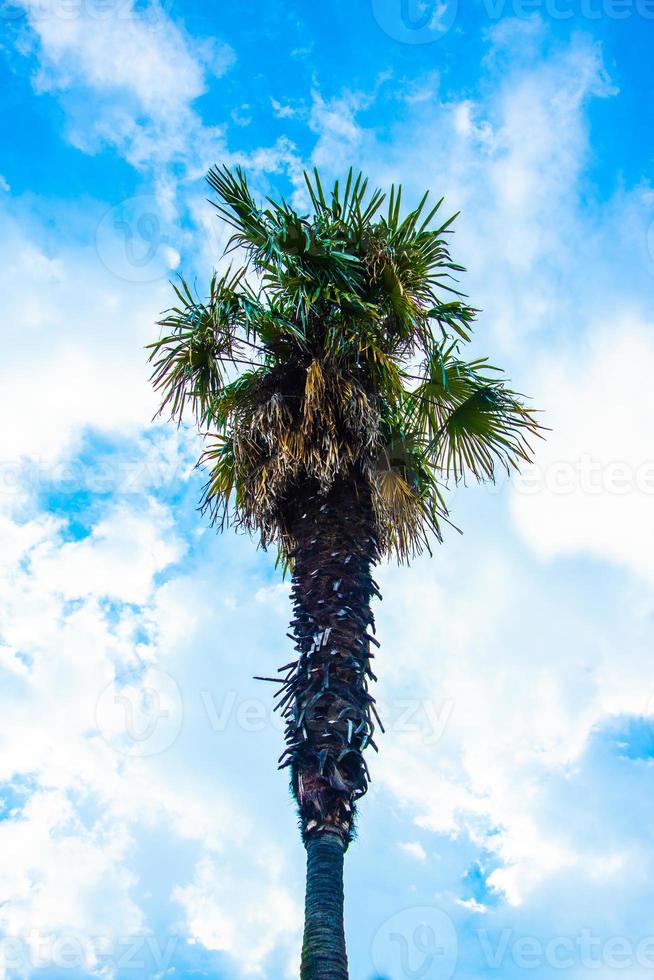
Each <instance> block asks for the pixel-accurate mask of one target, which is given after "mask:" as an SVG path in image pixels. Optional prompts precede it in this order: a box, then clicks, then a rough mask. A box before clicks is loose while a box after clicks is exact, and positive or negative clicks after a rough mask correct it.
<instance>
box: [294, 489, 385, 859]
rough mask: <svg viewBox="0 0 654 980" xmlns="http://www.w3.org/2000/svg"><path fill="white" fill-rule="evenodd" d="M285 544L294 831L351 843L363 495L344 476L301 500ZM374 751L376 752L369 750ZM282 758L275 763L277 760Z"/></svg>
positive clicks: (357, 782)
mask: <svg viewBox="0 0 654 980" xmlns="http://www.w3.org/2000/svg"><path fill="white" fill-rule="evenodd" d="M293 536H294V538H295V542H296V547H295V551H294V555H293V557H294V563H295V564H294V570H293V585H292V599H293V605H294V611H295V618H294V619H293V621H292V623H291V626H292V628H293V634H294V635H293V638H294V639H295V645H296V650H297V651H298V659H297V660H296V661H294V662H293V663H292V664H287V665H286V668H284V669H286V670H288V675H287V677H286V679H285V681H284V687H283V691H282V692H280V693H281V694H282V699H281V702H280V705H281V706H282V707H283V710H284V714H285V717H286V722H287V724H286V743H287V748H286V750H285V753H284V756H287V758H286V761H285V762H284V763H283V764H284V765H290V766H291V772H292V784H293V791H294V793H295V796H296V799H297V802H298V807H299V810H300V818H301V822H302V833H303V837H304V840H305V842H306V841H307V840H308V839H309V838H310V837H311V836H312V835H321V834H323V833H325V832H326V833H332V834H333V833H337V834H339V835H340V836H341V838H342V840H343V842H344V843H345V844H347V843H348V841H349V840H350V836H351V832H352V822H353V818H354V807H355V802H356V800H357V799H358V798H359V797H360V796H363V794H364V793H365V791H366V789H367V785H368V773H367V768H366V764H365V761H364V759H363V751H364V749H365V748H366V747H367V745H368V744H369V743H370V744H373V746H374V742H373V741H372V736H373V731H374V724H373V721H372V713H373V712H374V698H373V697H372V696H371V695H370V694H369V692H368V681H369V679H375V678H374V674H373V673H372V670H371V667H370V658H371V656H372V654H371V651H370V644H371V642H372V643H375V644H376V643H377V641H376V640H375V639H374V637H373V636H372V633H371V632H369V631H372V630H374V619H373V615H372V611H371V609H370V600H371V597H372V596H373V595H375V594H376V595H379V592H378V590H377V586H376V584H375V582H374V581H373V579H372V576H371V568H372V566H373V564H374V562H375V561H376V560H377V557H378V544H377V540H376V538H375V534H374V521H373V512H372V505H371V500H370V491H369V489H368V487H367V485H366V483H365V481H364V480H363V479H357V478H356V477H355V476H351V477H349V478H347V479H345V478H342V479H341V480H339V481H338V482H337V483H336V484H335V485H334V486H333V488H332V489H331V491H330V492H329V494H328V495H326V496H324V495H321V494H319V493H318V492H317V491H316V490H313V491H311V489H310V488H309V489H308V491H307V493H305V494H302V496H301V498H300V505H299V509H298V513H297V516H296V518H295V520H294V528H293ZM375 747H376V746H375ZM284 756H283V757H282V758H284Z"/></svg>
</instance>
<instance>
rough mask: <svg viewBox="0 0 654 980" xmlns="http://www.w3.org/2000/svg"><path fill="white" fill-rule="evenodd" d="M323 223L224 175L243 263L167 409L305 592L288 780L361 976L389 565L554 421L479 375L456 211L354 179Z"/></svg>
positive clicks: (244, 524)
mask: <svg viewBox="0 0 654 980" xmlns="http://www.w3.org/2000/svg"><path fill="white" fill-rule="evenodd" d="M305 179H306V184H307V188H308V194H309V198H310V201H311V213H310V214H309V215H304V214H301V213H299V212H298V211H297V210H296V209H295V208H293V207H291V206H290V205H289V204H288V203H287V202H286V201H285V200H283V199H282V201H281V202H277V201H273V200H268V206H267V207H265V208H261V207H260V206H259V205H258V204H257V203H256V201H255V199H254V198H253V196H252V194H251V191H250V189H249V186H248V183H247V180H246V177H245V175H244V174H243V172H242V171H241V170H240V169H239V168H236V169H234V170H230V169H228V168H227V167H222V168H217V169H212V170H211V171H210V172H209V175H208V181H209V184H210V185H211V187H212V188H213V190H214V191H215V192H216V194H217V198H218V199H217V202H216V203H215V207H216V209H217V212H218V215H219V216H220V218H221V219H222V220H224V221H225V222H227V224H228V225H230V226H231V228H232V229H233V235H232V237H231V239H230V242H229V245H228V248H227V251H228V252H234V251H236V252H238V255H239V256H240V258H241V264H240V265H239V266H238V268H236V269H234V268H232V267H230V268H229V269H228V271H226V272H224V273H223V274H222V275H218V274H214V276H213V278H212V280H211V284H210V287H209V291H208V295H206V296H204V297H198V296H196V295H194V292H193V291H192V290H191V289H190V288H189V286H188V285H187V284H186V283H185V282H184V280H181V281H180V284H179V285H178V286H177V287H176V289H175V292H176V296H177V303H176V305H175V306H174V307H173V308H172V309H170V310H169V311H168V312H167V313H166V314H165V315H164V317H163V319H162V320H161V321H160V326H161V327H162V328H163V332H162V335H161V337H160V339H159V340H157V341H156V342H155V343H153V344H151V345H150V347H151V349H152V350H151V360H152V361H153V383H154V386H155V388H156V389H157V390H158V391H159V393H160V395H161V411H162V412H165V413H168V414H169V415H170V416H171V417H172V418H173V419H175V420H177V421H178V422H179V421H180V420H181V419H182V418H183V417H186V416H187V415H189V414H190V415H191V416H192V417H193V419H194V421H195V423H197V425H198V426H199V427H200V429H201V430H202V431H203V432H205V433H206V437H207V442H206V449H205V451H204V453H203V455H202V457H201V461H200V462H201V464H202V465H203V466H205V467H207V468H208V471H209V476H208V481H207V483H206V486H205V488H204V491H203V497H202V502H201V510H202V511H203V512H206V513H207V514H208V515H209V517H210V519H211V521H212V522H213V523H214V524H216V525H217V526H218V527H219V528H224V527H225V526H227V525H228V524H232V525H235V526H236V527H239V528H241V529H243V530H245V531H248V532H251V533H253V534H255V535H256V536H257V538H258V540H259V541H260V543H261V545H262V546H263V547H264V548H266V547H268V546H271V545H272V546H275V547H276V548H277V549H278V555H279V557H280V559H281V562H282V564H283V565H284V567H285V569H287V570H288V571H289V572H290V575H291V581H292V591H291V594H292V602H293V607H294V616H293V619H292V622H291V630H292V636H291V638H292V639H293V642H294V646H295V653H294V655H293V659H292V660H291V661H290V663H287V664H285V665H284V666H283V667H280V668H279V670H278V675H279V676H278V677H277V678H263V679H265V680H271V679H272V680H274V681H275V682H276V683H277V684H278V686H279V690H278V691H277V694H276V697H277V698H278V701H277V708H278V709H279V710H280V711H281V712H282V713H283V715H284V718H285V721H286V732H285V738H286V748H285V751H284V753H283V755H282V757H281V759H280V768H284V767H288V768H289V769H290V775H291V786H292V791H293V795H294V797H295V800H296V801H297V806H298V810H299V816H300V823H301V829H302V838H303V841H304V844H305V846H306V851H307V887H306V909H305V929H304V944H303V949H302V968H301V976H302V980H344V978H347V958H346V951H345V937H344V928H343V856H344V852H345V850H346V848H347V846H348V844H349V843H350V841H351V839H352V833H353V825H354V817H355V810H356V805H357V802H358V800H359V799H360V798H361V797H362V796H363V795H364V793H365V792H366V789H367V786H368V780H369V773H368V768H367V765H366V761H365V759H364V750H365V749H366V747H367V746H368V745H371V746H372V747H373V748H374V749H375V750H376V749H377V746H376V744H375V728H376V725H378V726H379V727H380V729H382V730H383V728H382V723H381V720H380V719H379V717H378V715H377V711H376V709H375V699H374V697H373V696H372V695H371V694H370V692H369V682H370V681H372V680H375V679H376V678H375V674H374V673H373V667H372V661H373V658H374V656H375V654H374V651H373V649H372V648H373V647H374V648H377V647H378V646H379V644H378V642H377V640H376V639H375V636H374V619H373V614H372V611H371V605H370V604H371V600H372V598H373V596H378V597H379V591H378V586H377V584H376V582H375V581H374V579H373V577H372V572H373V569H374V566H375V565H377V564H378V563H379V562H380V561H381V560H382V559H383V558H385V557H389V556H394V557H395V558H397V559H398V560H399V561H400V562H406V561H408V560H409V559H410V558H411V557H412V556H415V555H417V554H419V553H420V552H422V551H423V550H429V547H430V542H431V541H432V540H434V539H435V540H438V541H440V540H441V529H442V526H443V523H444V522H446V521H447V509H446V505H445V499H444V490H445V485H446V483H447V482H448V480H449V481H458V480H461V479H464V478H465V476H466V474H470V475H472V476H473V477H476V478H477V479H480V480H482V479H492V478H493V476H494V473H495V470H496V468H497V467H498V466H500V467H505V468H506V469H507V470H510V469H512V468H514V467H516V466H517V465H518V464H519V463H520V462H521V461H524V460H527V459H529V457H530V448H529V443H528V438H529V437H530V436H531V435H534V434H536V433H537V431H538V428H539V426H538V423H537V422H536V420H535V418H534V414H533V411H532V410H530V409H528V408H526V407H525V406H524V405H523V403H522V401H521V398H520V396H518V395H516V394H515V393H514V392H512V391H511V390H509V388H508V387H507V385H506V382H505V380H504V379H503V378H502V376H501V374H500V373H499V372H498V371H497V369H495V368H493V367H491V366H490V365H489V364H488V363H487V362H486V360H485V359H476V360H471V361H466V360H464V359H462V357H461V350H462V348H463V346H464V345H465V344H466V343H467V342H468V341H469V340H470V337H471V328H472V323H473V320H474V319H475V316H476V313H477V311H476V310H474V309H473V308H472V307H470V306H468V305H467V304H466V302H465V301H464V297H463V294H462V293H460V292H459V291H458V290H457V289H456V286H455V283H456V280H455V279H454V273H456V272H459V271H463V270H462V267H461V266H459V265H456V264H455V263H454V262H453V261H452V260H451V258H450V253H449V249H448V244H447V236H448V235H449V234H450V226H451V224H452V222H453V220H454V217H456V215H455V216H454V217H452V218H449V219H448V220H446V221H443V222H439V220H437V218H438V215H439V209H440V206H441V203H442V202H441V201H439V202H438V203H437V204H436V205H435V206H434V207H431V208H428V207H427V194H425V196H424V197H423V199H422V200H421V202H420V203H419V205H418V206H417V207H416V208H414V209H413V210H411V211H409V212H408V213H407V214H404V215H403V214H402V204H401V201H402V192H401V188H400V189H396V188H392V189H391V191H390V195H389V197H388V201H387V202H386V196H385V195H384V194H383V193H381V191H379V190H375V191H374V192H372V193H370V192H369V191H368V187H367V181H366V180H365V179H364V178H363V176H362V175H361V174H359V175H358V176H357V175H355V174H354V173H353V172H352V170H350V172H349V173H348V174H347V177H346V180H345V182H344V186H343V185H339V182H336V183H335V184H334V186H333V189H332V190H331V191H330V192H329V194H328V195H325V193H324V191H323V187H322V185H321V181H320V177H319V175H318V173H317V172H314V174H313V175H311V176H309V175H305Z"/></svg>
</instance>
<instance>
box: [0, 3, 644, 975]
mask: <svg viewBox="0 0 654 980" xmlns="http://www.w3.org/2000/svg"><path fill="white" fill-rule="evenodd" d="M459 6H460V8H461V9H458V8H457V7H456V6H455V5H454V4H453V3H452V2H451V0H450V2H448V0H442V2H435V0H425V2H424V3H423V4H422V5H419V4H417V3H415V0H406V2H400V0H354V2H349V3H345V2H340V0H338V2H333V3H330V4H329V5H326V6H325V5H313V6H309V5H307V4H300V3H284V4H281V3H279V2H275V0H273V2H270V3H265V4H264V3H262V2H260V0H256V2H254V0H250V2H244V3H242V4H240V5H227V4H217V5H216V4H214V5H207V4H200V3H193V2H189V0H185V2H183V0H165V2H162V3H160V4H158V5H155V6H147V5H142V4H135V3H134V2H133V0H120V2H117V0H38V2H37V0H34V2H33V3H30V2H28V0H17V2H15V3H13V4H12V3H6V4H4V5H3V7H2V17H3V26H4V27H5V30H4V31H3V39H2V42H1V54H2V57H1V59H0V73H1V83H2V84H1V85H0V104H1V106H2V112H3V132H4V139H3V141H2V148H1V150H0V175H1V176H0V188H1V189H0V280H1V290H0V296H1V297H2V300H1V302H2V306H3V315H2V318H1V319H2V326H1V328H0V329H2V332H3V345H2V358H1V359H0V408H1V418H2V425H1V427H0V490H1V491H2V492H1V493H0V548H1V550H2V555H3V567H2V570H0V677H1V683H0V716H1V717H2V736H1V737H0V799H1V801H2V804H1V808H0V818H1V819H0V850H1V851H2V853H3V854H4V855H5V856H8V860H7V859H5V860H4V861H3V862H2V868H0V932H1V934H2V938H1V939H0V978H5V977H6V978H13V977H29V976H35V977H39V976H42V977H44V978H46V977H47V978H53V980H54V978H62V977H70V978H71V980H73V978H75V980H77V978H82V977H84V978H86V977H95V976H97V977H100V978H103V980H104V978H114V977H115V978H117V980H128V978H146V977H172V978H191V977H203V976H211V977H221V978H225V980H241V978H246V977H257V976H259V977H266V978H273V980H276V978H286V977H293V976H297V959H298V950H299V937H300V930H301V907H302V899H303V873H304V869H303V852H302V847H301V844H300V842H299V839H298V833H297V826H296V818H295V815H294V812H293V807H292V804H291V800H290V796H289V793H288V788H287V785H286V781H285V778H284V776H283V775H281V774H279V773H277V772H276V769H275V766H276V759H277V756H278V755H279V753H280V751H281V743H282V736H281V732H280V727H279V722H278V721H277V719H276V718H275V717H274V716H272V714H271V711H270V701H269V694H268V692H267V691H266V690H264V691H262V690H261V687H262V685H258V684H257V682H255V681H254V680H252V675H253V674H256V673H267V672H269V671H270V670H271V669H272V668H273V667H274V666H277V665H278V664H280V663H283V662H285V661H286V660H287V659H288V657H287V655H286V651H287V643H288V641H287V640H286V638H285V633H286V621H287V619H288V616H289V608H288V605H289V604H288V585H287V584H284V583H283V582H281V581H280V579H279V576H278V574H277V572H276V571H275V568H274V561H273V560H272V558H271V556H269V555H266V554H263V553H261V552H259V551H257V550H256V547H255V545H254V543H253V542H251V541H249V540H248V539H246V538H237V537H234V536H233V535H231V534H228V535H226V536H224V537H222V538H219V537H217V536H216V535H215V534H214V533H213V532H212V531H210V530H208V529H207V528H206V527H205V524H204V522H203V521H202V519H201V518H200V517H199V515H198V514H197V512H196V510H195V504H196V501H197V498H198V494H199V488H200V485H201V482H202V478H201V475H200V474H198V472H197V471H196V470H195V469H194V462H195V459H196V458H197V455H198V451H199V440H198V437H197V436H196V435H195V434H194V433H193V432H192V431H191V430H187V429H181V430H179V431H175V430H174V429H172V428H167V427H165V426H160V425H152V424H151V423H150V419H151V417H152V414H153V412H154V408H155V403H154V400H153V396H152V394H151V392H150V389H149V386H148V381H147V377H148V372H147V366H146V364H145V357H144V352H143V345H144V344H145V343H147V341H148V340H150V339H151V338H152V336H153V332H154V328H153V323H154V321H155V320H156V318H157V316H158V314H159V312H160V311H161V310H162V309H164V308H165V307H166V306H167V305H168V303H169V300H170V295H171V294H170V287H169V285H168V280H169V279H170V278H172V277H174V275H175V274H176V272H178V271H179V270H181V269H183V270H184V272H185V274H186V275H187V276H188V277H189V278H191V279H195V280H196V281H197V283H198V284H199V285H200V286H201V284H202V283H203V282H206V281H207V280H208V277H209V276H210V274H211V271H212V269H213V268H214V266H216V265H219V264H220V263H221V261H222V260H221V252H222V247H223V246H224V243H225V234H224V231H223V230H222V229H221V228H220V226H219V225H218V224H217V222H216V219H215V217H214V215H213V213H212V210H211V207H210V206H209V204H208V203H207V201H206V198H207V188H206V186H205V184H204V181H203V176H204V173H205V172H206V170H207V169H208V167H209V166H210V165H212V164H214V163H221V162H226V163H232V164H233V163H241V164H243V165H244V166H245V167H247V169H248V171H249V173H250V174H251V177H252V182H253V185H254V186H255V187H256V189H257V192H258V193H260V194H262V195H263V194H267V193H272V192H274V193H284V194H286V195H288V196H292V197H293V199H294V200H295V201H296V203H297V204H298V205H302V204H303V202H304V196H303V195H304V191H303V187H302V180H301V173H302V170H303V168H304V167H307V166H312V165H314V164H317V165H318V166H319V167H320V168H321V170H322V171H323V172H324V174H325V176H326V178H327V179H329V178H332V177H334V176H338V175H339V174H342V173H343V172H344V171H345V170H346V169H347V167H348V166H349V165H350V164H351V163H352V164H354V165H355V166H357V165H358V166H361V167H362V168H363V169H364V170H366V172H367V173H369V175H370V178H371V180H372V181H373V182H375V183H378V184H380V185H382V186H384V187H386V186H388V185H389V184H390V183H391V182H392V181H393V180H402V181H403V182H404V184H405V187H406V191H407V193H408V195H409V197H411V196H413V197H415V198H417V197H418V196H419V195H420V194H421V193H422V192H423V191H424V190H425V189H427V188H429V189H430V190H431V191H432V192H433V193H434V194H435V195H437V196H440V195H442V194H444V195H445V196H446V202H447V207H448V208H449V210H450V211H452V212H453V211H459V210H460V211H461V212H462V213H461V216H460V218H459V219H458V221H457V234H456V236H455V244H454V246H453V247H454V252H455V256H456V258H457V259H458V260H459V261H461V262H462V263H463V264H464V265H466V267H467V269H468V272H467V273H466V275H465V279H464V283H465V288H466V290H467V291H468V293H469V295H470V297H471V300H472V302H473V304H474V305H475V306H477V307H480V308H482V309H483V311H484V312H483V315H482V316H481V317H480V320H479V325H478V330H477V335H476V338H475V341H474V348H475V351H477V352H479V353H480V354H489V355H491V359H492V360H493V361H494V362H495V363H499V364H501V365H503V366H505V367H506V368H507V369H508V370H509V373H510V374H511V376H512V378H513V380H514V382H515V384H516V386H517V387H518V388H519V389H520V390H522V391H525V392H527V393H528V394H529V395H530V396H533V399H534V403H535V404H537V405H538V406H539V407H541V408H543V409H544V410H545V412H546V415H545V422H546V424H547V425H548V426H550V427H551V429H552V431H551V433H550V434H549V435H548V438H547V440H546V441H545V442H543V443H542V444H541V445H539V447H538V451H537V455H536V461H535V464H534V466H533V467H532V468H530V469H529V470H528V471H527V472H525V473H524V474H523V476H522V477H521V478H519V479H513V480H511V481H507V480H503V479H502V480H499V481H498V484H497V485H496V486H494V487H491V488H484V487H481V488H480V487H476V486H471V487H467V488H466V487H459V488H453V489H452V492H451V495H450V497H451V509H452V516H453V519H454V521H455V522H456V524H457V525H458V526H459V527H461V528H462V529H463V530H464V532H465V533H464V535H463V536H460V535H458V534H457V533H455V532H451V533H449V534H448V535H447V536H446V541H445V543H444V545H443V546H442V547H439V548H438V549H437V550H436V551H435V554H434V557H433V559H431V560H428V559H421V560H419V561H417V562H416V563H415V564H414V566H413V567H411V568H410V569H397V568H394V567H391V566H389V567H384V568H383V569H381V570H380V572H379V579H380V582H381V585H382V591H383V593H384V601H383V603H381V604H380V606H379V608H378V610H377V613H376V614H377V619H378V627H379V635H380V638H381V640H382V645H383V646H382V652H381V655H380V658H379V670H378V673H379V675H380V681H379V685H378V695H379V699H380V701H381V703H382V705H383V709H384V717H385V719H386V723H387V728H388V732H387V734H386V736H385V737H384V738H383V739H382V742H381V746H380V749H381V751H380V754H379V756H378V757H375V758H373V759H372V760H371V761H370V765H371V769H372V775H373V783H372V786H371V790H370V792H369V795H368V796H367V798H366V799H365V800H364V802H363V804H362V807H361V815H360V821H359V838H358V840H357V841H356V843H355V844H354V845H353V846H352V848H351V849H350V851H349V853H348V859H347V871H346V876H347V881H346V887H347V929H348V942H349V951H350V959H351V965H352V976H353V978H357V980H359V978H361V980H373V978H381V977H385V978H387V980H404V978H405V977H422V978H427V980H430V978H434V980H435V978H438V980H450V978H451V977H455V978H457V980H473V978H474V980H477V978H480V977H484V978H486V977H502V978H503V980H513V978H521V977H523V976H524V975H525V974H527V975H530V976H532V977H535V978H541V977H542V978H545V977H558V976H561V975H563V976H566V977H571V978H575V980H577V978H586V977H595V978H601V980H607V978H609V977H614V976H615V975H620V976H622V977H629V978H630V980H632V978H633V980H636V978H641V977H646V976H650V975H651V972H652V969H654V939H653V938H652V937H653V936H654V927H653V926H652V922H651V915H650V913H649V909H651V905H652V899H653V898H654V895H653V893H652V892H653V888H652V881H654V856H653V855H654V849H653V847H652V845H653V843H654V842H653V840H652V830H651V826H652V821H651V813H652V804H653V803H654V764H653V760H654V721H653V720H652V719H653V717H654V665H653V662H652V656H651V650H652V639H653V635H652V634H653V632H654V618H653V614H654V604H653V602H652V585H653V584H654V557H653V555H654V547H653V545H654V541H653V523H654V522H653V518H652V513H653V511H652V504H653V502H654V500H653V498H654V455H653V451H652V441H651V433H652V431H653V429H654V400H653V397H652V391H651V378H652V377H653V376H654V333H653V328H654V319H653V314H652V309H653V304H652V300H653V299H654V186H653V183H652V169H653V165H654V137H653V136H652V133H654V126H653V123H654V108H653V107H654V99H653V98H652V72H651V63H652V54H653V51H652V49H653V46H654V3H652V2H651V0H633V2H631V0H525V2H519V0H502V2H500V0H484V2H483V3H478V2H468V3H466V4H465V5H464V4H463V3H460V4H459Z"/></svg>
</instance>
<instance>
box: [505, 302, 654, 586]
mask: <svg viewBox="0 0 654 980" xmlns="http://www.w3.org/2000/svg"><path fill="white" fill-rule="evenodd" d="M652 372H654V330H653V325H652V324H651V323H648V322H646V321H643V320H640V319H639V318H638V316H629V315H627V314H624V313H622V314H620V313H616V314H615V316H614V317H611V318H610V322H609V320H608V319H607V321H606V322H603V323H602V322H598V323H597V324H596V325H595V326H594V327H592V328H589V329H588V331H587V334H586V336H585V338H583V340H582V342H581V343H575V344H574V345H570V346H569V347H568V349H567V350H565V352H564V353H563V354H562V353H560V352H559V353H557V354H556V355H550V356H544V357H543V358H542V359H541V360H540V362H539V363H537V364H535V365H534V372H533V373H534V379H533V384H534V386H535V388H536V390H537V391H538V402H539V404H542V405H547V406H548V410H547V416H546V422H547V424H548V426H550V427H551V429H552V431H551V432H548V433H547V438H546V441H545V442H544V444H543V445H542V446H539V448H538V453H537V458H536V464H535V465H534V466H533V467H531V468H528V469H526V470H525V471H524V475H523V477H522V478H521V479H519V480H517V481H516V487H515V492H514V494H513V513H514V515H515V519H516V522H517V525H518V527H519V529H520V531H521V532H522V534H523V535H524V537H525V539H526V540H527V541H528V542H529V543H530V544H531V545H532V546H533V547H534V548H535V549H536V551H537V552H538V553H539V554H540V555H542V556H543V557H544V558H553V557H556V556H559V555H575V554H580V553H582V554H587V555H592V556H593V557H595V558H598V559H605V560H608V561H611V562H614V563H617V564H618V565H622V566H625V567H627V568H630V569H632V570H633V571H634V572H636V573H638V574H641V575H643V576H645V577H646V578H647V579H648V580H649V581H650V582H651V581H652V580H654V553H653V550H652V530H653V527H652V498H653V496H654V453H653V450H652V430H653V429H654V398H652V397H651V396H650V392H651V378H652Z"/></svg>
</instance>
